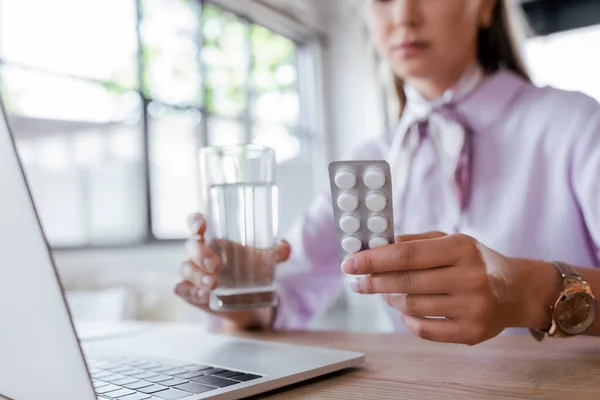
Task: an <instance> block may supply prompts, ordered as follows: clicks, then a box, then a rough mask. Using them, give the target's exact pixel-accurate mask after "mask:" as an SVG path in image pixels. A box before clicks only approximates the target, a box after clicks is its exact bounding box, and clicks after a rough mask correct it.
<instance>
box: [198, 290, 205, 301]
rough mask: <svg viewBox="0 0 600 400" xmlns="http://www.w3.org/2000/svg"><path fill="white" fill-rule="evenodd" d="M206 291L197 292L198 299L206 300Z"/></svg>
mask: <svg viewBox="0 0 600 400" xmlns="http://www.w3.org/2000/svg"><path fill="white" fill-rule="evenodd" d="M206 293H207V292H206V290H204V289H198V290H197V291H196V297H198V298H199V299H204V297H206Z"/></svg>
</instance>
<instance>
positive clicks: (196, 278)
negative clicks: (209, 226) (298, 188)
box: [175, 214, 291, 329]
mask: <svg viewBox="0 0 600 400" xmlns="http://www.w3.org/2000/svg"><path fill="white" fill-rule="evenodd" d="M188 225H189V227H190V230H191V232H192V237H191V238H190V239H189V240H188V241H187V242H186V252H187V254H188V259H187V260H186V261H185V262H184V263H183V264H182V265H181V268H180V274H181V278H182V282H180V283H179V284H178V285H177V286H176V287H175V293H176V294H177V295H179V296H180V297H182V298H183V299H184V300H185V301H187V302H188V303H190V304H192V305H194V306H196V307H198V308H200V309H202V310H203V311H205V312H207V313H210V314H212V315H216V316H218V317H221V318H223V319H224V320H226V321H228V322H229V324H228V325H227V326H226V327H227V328H231V329H246V328H263V329H267V328H269V327H270V326H271V324H272V322H273V321H272V320H273V310H272V309H271V308H269V309H261V310H252V311H233V312H214V311H212V310H211V309H210V308H209V305H208V303H209V297H210V293H211V292H212V290H213V289H214V288H216V287H217V285H218V276H217V275H218V272H219V269H220V268H221V267H222V263H221V258H220V257H219V256H218V255H217V253H220V252H221V250H223V251H228V252H230V251H233V252H235V253H236V254H237V255H240V256H242V255H244V254H247V255H248V257H252V262H253V263H254V264H256V267H257V268H260V265H261V262H260V258H261V251H260V250H256V249H251V248H248V247H245V246H242V245H239V244H236V243H233V242H230V241H226V240H215V241H213V242H211V243H210V244H209V243H206V242H205V240H204V234H205V233H206V220H205V219H204V217H203V216H202V215H201V214H193V215H191V216H190V218H189V219H188ZM290 252H291V249H290V245H289V244H288V243H287V242H282V243H281V244H280V245H279V246H278V249H277V254H276V262H278V263H280V262H284V261H286V260H287V259H288V258H289V256H290ZM267 253H271V252H267V251H265V254H264V256H265V267H266V268H267V267H268V268H269V269H270V268H271V265H272V261H273V257H272V254H267ZM267 263H268V264H269V265H268V266H267V265H266V264H267Z"/></svg>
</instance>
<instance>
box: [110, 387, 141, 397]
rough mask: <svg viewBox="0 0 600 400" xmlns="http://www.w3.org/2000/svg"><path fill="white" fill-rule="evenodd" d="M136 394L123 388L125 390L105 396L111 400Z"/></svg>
mask: <svg viewBox="0 0 600 400" xmlns="http://www.w3.org/2000/svg"><path fill="white" fill-rule="evenodd" d="M134 393H135V392H134V391H133V390H129V389H125V388H123V389H119V390H115V391H114V392H108V393H104V394H103V395H104V396H105V397H108V398H109V399H118V398H120V397H123V396H128V395H130V394H134Z"/></svg>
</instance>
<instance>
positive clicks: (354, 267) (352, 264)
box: [342, 258, 358, 274]
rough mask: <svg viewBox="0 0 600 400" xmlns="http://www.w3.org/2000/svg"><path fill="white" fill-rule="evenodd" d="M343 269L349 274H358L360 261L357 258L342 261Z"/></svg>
mask: <svg viewBox="0 0 600 400" xmlns="http://www.w3.org/2000/svg"><path fill="white" fill-rule="evenodd" d="M342 271H344V272H345V273H347V274H357V273H358V263H357V262H356V260H355V259H353V258H349V259H347V260H346V261H344V262H343V263H342Z"/></svg>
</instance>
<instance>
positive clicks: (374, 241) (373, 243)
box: [369, 236, 390, 249]
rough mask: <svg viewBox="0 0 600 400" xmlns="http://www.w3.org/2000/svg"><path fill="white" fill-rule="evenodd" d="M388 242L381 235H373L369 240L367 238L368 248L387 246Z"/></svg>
mask: <svg viewBox="0 0 600 400" xmlns="http://www.w3.org/2000/svg"><path fill="white" fill-rule="evenodd" d="M388 244H390V243H389V242H388V240H387V239H386V238H384V237H381V236H375V237H373V238H371V240H369V248H370V249H376V248H378V247H383V246H387V245H388Z"/></svg>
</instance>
